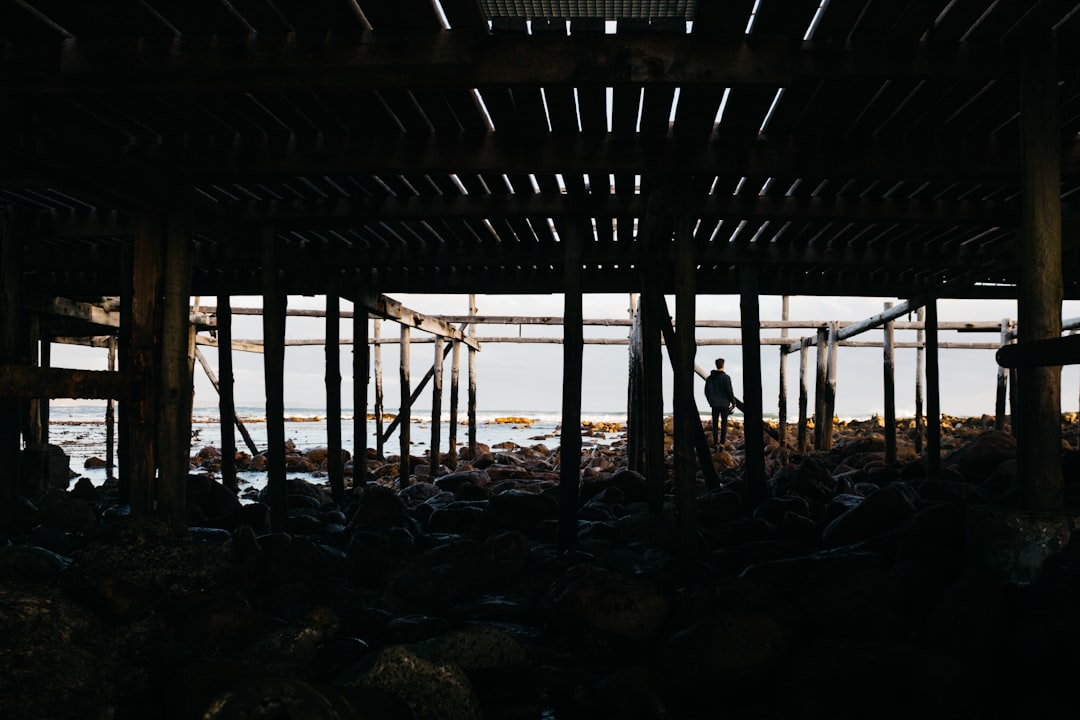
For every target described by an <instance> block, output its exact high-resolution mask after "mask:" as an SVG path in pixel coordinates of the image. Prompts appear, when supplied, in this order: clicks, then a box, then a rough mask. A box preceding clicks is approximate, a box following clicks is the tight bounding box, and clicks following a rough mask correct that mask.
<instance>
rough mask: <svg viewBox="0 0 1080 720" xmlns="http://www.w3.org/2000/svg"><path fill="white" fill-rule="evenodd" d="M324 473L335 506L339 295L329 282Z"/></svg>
mask: <svg viewBox="0 0 1080 720" xmlns="http://www.w3.org/2000/svg"><path fill="white" fill-rule="evenodd" d="M325 350H326V452H327V454H326V475H327V480H328V481H329V483H330V494H331V496H332V497H333V498H334V502H336V503H337V504H338V506H339V507H340V506H342V505H344V503H345V463H344V461H343V460H342V457H341V298H340V297H339V296H338V293H337V287H336V286H334V285H333V284H332V285H331V287H330V291H329V292H328V293H327V294H326V345H325Z"/></svg>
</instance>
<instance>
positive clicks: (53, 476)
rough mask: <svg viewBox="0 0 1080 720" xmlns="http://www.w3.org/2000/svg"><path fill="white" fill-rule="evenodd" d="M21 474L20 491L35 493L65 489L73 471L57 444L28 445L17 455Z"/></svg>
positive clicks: (29, 493) (30, 494) (65, 454)
mask: <svg viewBox="0 0 1080 720" xmlns="http://www.w3.org/2000/svg"><path fill="white" fill-rule="evenodd" d="M19 461H20V464H21V469H22V474H21V481H22V484H21V486H20V489H19V491H20V493H21V494H23V495H27V496H33V495H37V494H38V493H40V492H44V491H46V490H49V489H59V490H67V488H68V485H69V484H70V483H71V479H72V478H73V477H75V473H73V472H71V461H70V459H69V458H68V456H67V453H65V452H64V449H63V448H61V447H60V446H59V445H52V444H47V445H28V446H26V447H25V448H23V450H22V452H21V453H20V456H19Z"/></svg>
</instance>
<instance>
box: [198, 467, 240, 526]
mask: <svg viewBox="0 0 1080 720" xmlns="http://www.w3.org/2000/svg"><path fill="white" fill-rule="evenodd" d="M187 499H188V502H192V503H195V504H197V505H198V506H199V507H200V508H201V509H202V511H203V512H204V513H206V515H207V517H211V518H218V517H226V516H232V515H235V514H236V513H237V512H239V510H240V506H241V504H242V503H241V502H240V498H238V497H237V496H236V493H234V492H233V491H232V490H230V489H229V488H227V487H225V486H224V485H223V484H221V483H219V482H216V481H215V480H214V479H213V478H211V477H210V476H209V475H206V474H202V473H191V474H189V475H188V479H187Z"/></svg>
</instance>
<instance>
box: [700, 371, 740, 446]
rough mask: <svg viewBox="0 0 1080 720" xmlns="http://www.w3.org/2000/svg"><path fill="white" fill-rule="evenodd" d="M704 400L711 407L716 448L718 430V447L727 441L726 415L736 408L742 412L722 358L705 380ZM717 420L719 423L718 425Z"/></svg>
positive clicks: (713, 438)
mask: <svg viewBox="0 0 1080 720" xmlns="http://www.w3.org/2000/svg"><path fill="white" fill-rule="evenodd" d="M705 399H706V400H708V401H709V406H710V407H712V441H713V445H714V446H716V445H717V442H716V434H717V430H718V429H719V432H720V443H719V444H720V445H723V444H724V442H725V441H726V439H727V419H728V415H730V414H731V412H732V411H733V410H734V409H735V408H736V407H737V408H739V409H740V410H742V407H743V404H742V401H741V400H739V398H737V397H735V389H734V388H733V387H732V386H731V376H730V375H728V374H727V373H726V372H724V358H717V359H716V369H715V370H713V371H712V372H711V373H709V377H708V378H706V379H705ZM717 420H719V421H720V422H719V423H718V422H717Z"/></svg>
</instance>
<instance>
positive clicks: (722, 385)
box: [705, 370, 736, 411]
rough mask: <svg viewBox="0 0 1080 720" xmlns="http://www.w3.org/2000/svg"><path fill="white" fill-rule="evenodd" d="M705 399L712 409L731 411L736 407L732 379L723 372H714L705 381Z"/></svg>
mask: <svg viewBox="0 0 1080 720" xmlns="http://www.w3.org/2000/svg"><path fill="white" fill-rule="evenodd" d="M705 399H706V400H708V401H709V405H710V406H712V407H718V408H720V409H721V410H728V411H730V410H731V408H732V407H734V406H735V401H736V398H735V390H734V388H732V387H731V377H730V376H729V375H728V374H727V373H726V372H724V371H723V370H713V371H712V372H711V373H709V377H708V378H706V380H705Z"/></svg>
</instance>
